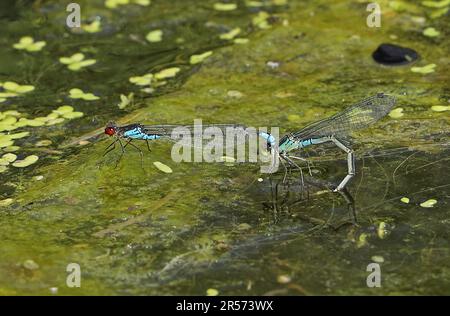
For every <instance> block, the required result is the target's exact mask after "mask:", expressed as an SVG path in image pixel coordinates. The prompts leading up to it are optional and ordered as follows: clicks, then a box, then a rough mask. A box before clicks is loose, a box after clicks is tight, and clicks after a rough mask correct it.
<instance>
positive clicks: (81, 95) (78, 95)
mask: <svg viewBox="0 0 450 316" xmlns="http://www.w3.org/2000/svg"><path fill="white" fill-rule="evenodd" d="M69 98H71V99H83V100H85V101H93V100H99V99H100V98H99V97H98V96H96V95H94V94H92V93H85V92H83V90H81V89H78V88H73V89H70V91H69Z"/></svg>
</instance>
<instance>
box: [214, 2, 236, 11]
mask: <svg viewBox="0 0 450 316" xmlns="http://www.w3.org/2000/svg"><path fill="white" fill-rule="evenodd" d="M236 9H237V4H236V3H222V2H218V3H214V10H217V11H233V10H236Z"/></svg>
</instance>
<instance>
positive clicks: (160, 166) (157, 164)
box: [153, 161, 173, 173]
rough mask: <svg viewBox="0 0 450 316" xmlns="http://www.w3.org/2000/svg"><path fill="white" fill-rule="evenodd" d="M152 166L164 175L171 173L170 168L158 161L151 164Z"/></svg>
mask: <svg viewBox="0 0 450 316" xmlns="http://www.w3.org/2000/svg"><path fill="white" fill-rule="evenodd" d="M153 165H154V166H155V167H156V168H158V169H159V170H160V171H162V172H164V173H172V172H173V171H172V168H170V167H169V166H167V165H165V164H163V163H162V162H159V161H155V162H154V163H153Z"/></svg>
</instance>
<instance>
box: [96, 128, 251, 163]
mask: <svg viewBox="0 0 450 316" xmlns="http://www.w3.org/2000/svg"><path fill="white" fill-rule="evenodd" d="M211 128H213V129H211ZM175 129H178V132H175ZM207 129H210V130H217V129H220V131H221V132H222V133H223V134H224V135H225V134H226V133H227V131H230V130H231V131H233V132H234V133H245V127H244V126H242V125H238V124H207V125H203V124H198V125H142V124H129V125H124V126H118V125H116V124H115V123H114V122H110V123H108V125H107V126H106V128H105V134H107V135H109V136H112V137H115V140H114V141H113V142H112V143H111V144H110V145H109V146H108V147H107V148H106V149H105V153H104V154H103V156H105V155H106V154H108V153H109V152H111V151H112V150H114V149H115V148H116V144H117V143H119V145H120V149H121V153H120V157H119V159H118V160H117V162H116V166H117V164H118V163H119V161H120V160H121V159H122V156H123V154H124V153H125V148H126V147H127V146H128V145H130V146H132V147H133V148H135V149H136V150H137V151H138V152H139V154H140V155H141V166H142V165H143V156H144V155H143V153H142V150H141V149H140V148H139V147H138V146H136V145H135V144H133V143H132V141H133V140H144V141H145V142H146V144H147V149H148V150H149V151H151V150H150V144H149V141H153V140H169V141H178V140H180V137H182V135H185V133H188V134H189V135H190V136H191V138H192V140H193V141H194V142H193V143H192V144H191V145H192V146H195V143H196V142H195V138H200V137H201V138H203V137H204V136H205V130H207ZM174 132H175V133H174ZM206 134H207V133H206ZM201 141H202V140H200V142H201Z"/></svg>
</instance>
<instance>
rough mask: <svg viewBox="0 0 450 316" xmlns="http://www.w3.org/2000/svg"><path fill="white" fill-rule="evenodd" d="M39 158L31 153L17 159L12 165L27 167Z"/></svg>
mask: <svg viewBox="0 0 450 316" xmlns="http://www.w3.org/2000/svg"><path fill="white" fill-rule="evenodd" d="M38 160H39V157H38V156H36V155H30V156H27V157H26V158H25V159H23V160H16V161H15V162H13V164H12V165H13V166H14V167H17V168H25V167H28V166H29V165H32V164H34V163H35V162H36V161H38Z"/></svg>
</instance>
